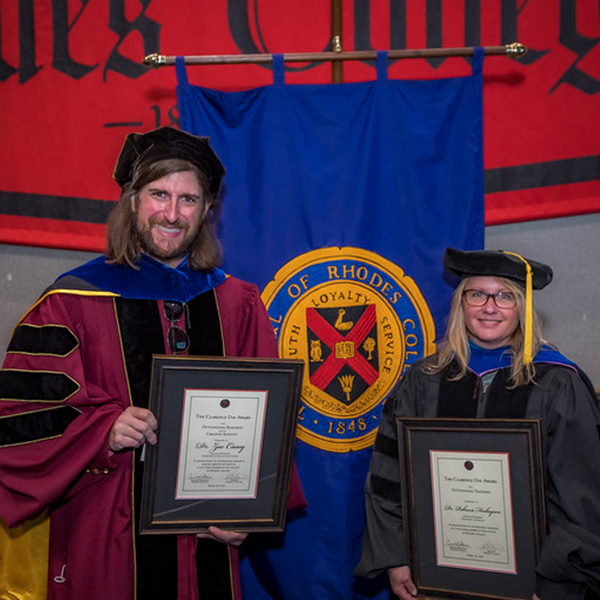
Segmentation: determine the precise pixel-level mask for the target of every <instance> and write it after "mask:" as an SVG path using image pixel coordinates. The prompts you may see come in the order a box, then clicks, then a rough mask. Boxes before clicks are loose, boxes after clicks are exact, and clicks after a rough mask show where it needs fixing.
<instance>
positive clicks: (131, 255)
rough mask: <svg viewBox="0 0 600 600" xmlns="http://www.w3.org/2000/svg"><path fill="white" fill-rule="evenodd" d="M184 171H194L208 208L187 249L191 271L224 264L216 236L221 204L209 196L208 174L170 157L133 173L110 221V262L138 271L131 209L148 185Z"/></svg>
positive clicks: (108, 225)
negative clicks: (196, 233) (141, 191)
mask: <svg viewBox="0 0 600 600" xmlns="http://www.w3.org/2000/svg"><path fill="white" fill-rule="evenodd" d="M183 171H191V172H192V173H194V174H195V175H196V177H197V178H198V182H199V183H200V187H201V189H202V197H203V199H204V202H206V203H207V204H208V206H209V209H208V211H207V213H206V216H205V217H204V219H203V220H202V223H201V225H200V228H199V230H198V235H196V237H195V238H194V240H193V241H192V244H191V246H190V248H189V250H188V255H187V258H188V264H189V266H190V268H191V269H194V270H196V271H209V270H210V269H214V268H215V267H218V266H219V265H220V264H221V259H222V255H223V253H222V249H221V243H220V242H219V238H218V237H217V233H216V227H217V223H218V216H219V212H220V209H221V203H220V201H219V200H218V199H217V198H214V197H212V196H211V195H210V192H209V185H208V179H207V177H206V175H205V174H204V173H203V172H202V171H201V170H200V169H198V168H197V167H196V166H194V165H192V164H191V163H189V162H187V161H185V160H181V159H178V158H169V159H166V160H161V161H158V162H154V163H151V164H149V165H144V164H140V165H138V166H137V167H136V168H135V170H134V173H133V178H132V180H131V181H130V182H129V183H126V184H125V185H124V186H123V188H122V190H121V196H120V198H119V202H118V204H117V206H115V208H113V210H112V211H111V213H110V215H109V217H108V221H107V232H106V238H107V252H106V254H107V256H108V259H109V262H111V263H116V264H126V265H129V266H130V267H132V268H134V269H136V268H138V267H137V264H138V263H139V261H140V255H141V250H140V246H139V241H138V236H137V233H136V228H135V223H134V220H135V213H134V211H133V209H132V200H133V202H134V203H137V202H139V197H138V194H139V192H140V190H141V189H142V188H143V187H144V186H145V185H147V184H149V183H151V182H153V181H156V180H157V179H161V178H162V177H166V176H167V175H171V174H172V173H179V172H183Z"/></svg>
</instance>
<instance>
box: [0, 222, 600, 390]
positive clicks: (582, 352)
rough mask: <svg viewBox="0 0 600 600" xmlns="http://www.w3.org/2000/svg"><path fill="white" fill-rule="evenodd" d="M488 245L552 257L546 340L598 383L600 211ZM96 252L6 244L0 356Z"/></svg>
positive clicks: (539, 296) (515, 228) (504, 234)
mask: <svg viewBox="0 0 600 600" xmlns="http://www.w3.org/2000/svg"><path fill="white" fill-rule="evenodd" d="M486 247H487V248H489V249H493V250H497V249H502V250H512V251H514V252H518V253H519V254H522V255H524V256H527V257H528V258H533V259H536V260H539V261H541V262H546V263H548V264H550V265H551V266H552V268H553V269H554V281H553V282H552V284H551V285H550V286H549V287H548V288H546V289H545V290H543V291H540V292H536V295H535V303H536V306H537V308H538V311H539V312H540V314H541V316H542V319H543V321H544V335H545V337H546V339H548V340H549V341H551V342H553V343H554V344H556V345H557V346H558V347H559V349H560V350H561V351H562V352H563V353H564V354H566V355H567V356H569V357H570V358H571V359H572V360H574V361H575V362H577V363H578V364H579V365H580V366H581V367H582V368H583V369H584V370H585V371H586V372H587V373H588V375H589V376H590V378H591V379H592V382H593V383H594V386H595V387H596V388H600V360H599V357H600V303H599V302H598V296H599V294H598V285H599V282H600V261H599V260H598V257H600V214H592V215H584V216H580V217H569V218H565V219H551V220H547V221H532V222H529V223H517V224H512V225H501V226H496V227H488V228H487V229H486ZM93 256H95V255H94V254H91V253H87V252H72V251H67V250H53V249H47V248H31V247H26V246H9V245H0V358H3V357H4V354H3V352H4V349H5V348H6V345H7V344H8V340H9V337H10V334H11V332H12V328H13V327H14V325H15V323H16V321H17V320H18V319H19V318H20V317H21V316H22V315H23V313H24V312H25V311H26V310H27V308H28V307H29V306H30V305H31V304H32V303H33V302H35V300H36V299H37V297H38V296H39V294H40V292H41V291H42V290H43V289H44V288H45V287H46V286H47V285H49V284H50V283H51V282H52V281H53V280H54V279H55V278H56V276H57V275H59V274H60V273H63V272H64V271H67V270H69V269H70V268H72V267H75V266H77V265H79V264H81V263H82V262H84V261H86V260H89V259H90V258H92V257H93Z"/></svg>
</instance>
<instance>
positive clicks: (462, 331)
mask: <svg viewBox="0 0 600 600" xmlns="http://www.w3.org/2000/svg"><path fill="white" fill-rule="evenodd" d="M496 279H497V280H498V281H501V282H502V284H503V285H505V286H506V287H507V288H508V290H510V291H511V292H512V293H513V294H514V295H515V298H516V300H517V310H518V312H519V322H518V324H517V328H516V329H515V331H514V333H513V334H512V336H511V338H510V347H511V353H512V357H511V372H510V379H509V381H510V387H511V388H516V387H519V386H522V385H527V384H529V383H531V382H533V379H534V377H535V366H534V364H533V362H530V363H529V364H527V365H526V364H524V363H523V357H524V354H525V336H524V334H523V332H524V331H525V293H524V291H523V288H521V287H520V286H519V285H517V284H515V283H514V282H513V281H511V280H510V279H505V278H504V277H496ZM468 281H469V278H465V279H463V280H462V281H461V282H460V283H459V284H458V286H457V288H456V290H455V291H454V295H453V296H452V305H451V308H450V316H449V317H448V326H447V328H446V334H445V336H444V339H443V340H442V342H441V343H440V345H439V348H438V351H437V352H436V353H435V354H434V355H433V356H432V357H431V359H430V360H429V361H428V362H427V363H426V364H425V365H424V367H423V371H425V372H426V373H430V374H431V373H439V372H440V371H442V370H443V369H445V368H446V367H447V366H448V365H449V364H450V363H451V362H452V361H453V360H456V361H457V363H458V366H459V372H458V374H457V375H456V376H454V377H452V378H451V380H454V381H455V380H458V379H462V378H463V377H464V376H465V373H466V372H467V368H468V366H469V360H470V358H471V350H470V347H469V336H468V332H467V327H466V325H465V316H464V312H463V306H462V301H463V300H462V297H463V292H464V290H465V288H466V286H467V283H468ZM532 318H533V322H532V340H533V355H534V356H535V355H536V353H537V352H538V351H539V349H540V348H541V347H542V345H543V344H544V343H545V342H544V339H543V338H542V327H541V321H540V318H539V316H538V314H537V313H536V311H535V309H534V310H533V314H532Z"/></svg>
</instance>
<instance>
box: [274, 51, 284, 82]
mask: <svg viewBox="0 0 600 600" xmlns="http://www.w3.org/2000/svg"><path fill="white" fill-rule="evenodd" d="M273 85H285V61H284V60H283V54H273Z"/></svg>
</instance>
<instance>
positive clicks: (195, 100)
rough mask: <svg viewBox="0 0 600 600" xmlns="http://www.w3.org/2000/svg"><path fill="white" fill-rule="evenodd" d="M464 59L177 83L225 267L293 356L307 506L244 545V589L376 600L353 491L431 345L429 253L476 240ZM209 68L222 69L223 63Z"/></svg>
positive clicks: (358, 489) (435, 266) (437, 272)
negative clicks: (229, 86) (207, 159)
mask: <svg viewBox="0 0 600 600" xmlns="http://www.w3.org/2000/svg"><path fill="white" fill-rule="evenodd" d="M482 62H483V54H482V52H481V51H480V50H477V51H476V53H475V56H474V58H473V74H472V75H471V76H469V77H462V78H453V79H437V80H431V81H397V80H388V78H387V55H386V54H385V53H379V54H378V59H377V80H376V81H372V82H365V83H352V84H332V85H286V84H285V81H284V68H283V59H282V57H281V56H275V57H274V61H273V72H274V83H273V85H271V86H266V87H262V88H258V89H252V90H247V91H241V92H220V91H216V90H210V89H206V88H201V87H196V86H191V85H190V84H189V83H188V80H187V74H186V71H185V67H184V64H183V60H182V59H181V58H178V59H177V64H176V67H177V76H178V88H177V94H178V104H179V112H180V117H181V126H182V129H185V130H186V131H190V132H192V133H195V134H197V135H205V136H208V137H210V139H211V145H212V146H213V148H214V149H215V150H216V152H217V154H218V155H219V157H220V158H221V160H222V161H223V164H224V165H225V168H226V169H227V174H226V177H225V184H224V189H223V190H222V193H223V211H222V228H221V240H222V242H223V246H224V251H225V264H224V266H225V269H226V270H227V271H228V272H229V273H231V274H232V275H235V276H237V277H241V278H242V279H246V280H249V281H253V282H255V283H257V284H258V285H259V287H260V288H261V290H262V296H263V300H264V302H265V304H266V306H267V308H268V310H269V314H270V316H271V319H272V322H273V325H274V327H275V330H276V333H277V336H278V340H279V350H280V355H281V356H282V357H285V358H302V359H304V360H305V362H306V368H305V375H304V383H303V391H302V402H301V408H300V413H299V416H298V433H297V447H296V462H297V465H298V470H299V472H300V478H301V480H302V485H303V488H304V491H305V494H306V497H307V500H308V503H309V505H308V508H307V509H306V510H304V511H298V512H297V513H295V514H290V515H289V519H288V523H287V526H286V531H285V533H284V534H255V535H252V536H250V538H249V539H248V541H247V542H245V543H244V545H243V547H242V548H243V549H245V557H244V559H243V561H242V582H243V588H244V595H245V597H246V598H248V599H250V600H262V599H269V598H281V599H285V600H296V599H298V600H300V599H302V600H304V599H306V598H317V599H337V598H339V599H340V600H341V599H343V600H349V599H357V600H358V599H362V598H375V597H377V598H388V597H390V592H389V591H388V588H387V582H386V581H385V580H381V579H380V580H379V581H375V582H367V581H362V580H358V579H356V578H354V577H353V576H352V571H353V569H354V566H355V564H356V563H357V562H358V558H359V555H360V544H361V538H362V533H363V528H364V514H363V512H364V501H363V486H364V481H365V477H366V472H367V469H368V463H369V459H370V448H371V445H372V443H373V440H374V436H375V434H376V430H377V423H378V419H379V415H380V414H381V408H382V404H383V401H384V400H385V397H386V396H387V394H388V393H389V392H390V390H391V389H392V388H393V386H394V384H395V383H396V381H397V380H398V379H399V377H401V375H402V374H403V373H404V372H405V370H406V369H407V368H408V367H409V366H410V365H411V364H412V363H413V362H414V361H415V360H417V359H418V358H420V357H422V356H423V355H425V354H428V353H431V352H432V351H433V350H434V348H435V336H436V331H437V332H438V333H443V329H444V317H445V315H446V314H447V312H448V308H449V300H450V297H451V294H452V282H448V281H446V280H445V278H444V275H443V269H442V256H443V253H444V250H445V248H446V246H452V247H456V248H461V249H475V248H482V247H483V234H484V224H483V157H482V154H483V152H482ZM224 68H226V67H224Z"/></svg>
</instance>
